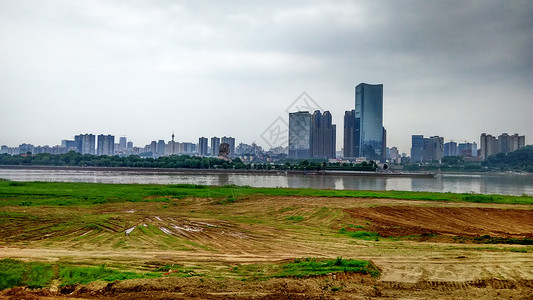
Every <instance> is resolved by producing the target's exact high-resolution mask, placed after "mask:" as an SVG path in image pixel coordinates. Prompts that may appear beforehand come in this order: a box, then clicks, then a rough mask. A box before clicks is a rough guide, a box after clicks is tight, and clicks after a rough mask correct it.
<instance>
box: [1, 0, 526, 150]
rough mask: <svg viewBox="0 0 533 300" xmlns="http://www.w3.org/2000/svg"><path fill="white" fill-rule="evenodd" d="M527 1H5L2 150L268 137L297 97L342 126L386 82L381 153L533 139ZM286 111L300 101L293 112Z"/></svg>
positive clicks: (339, 137) (339, 136) (246, 140)
mask: <svg viewBox="0 0 533 300" xmlns="http://www.w3.org/2000/svg"><path fill="white" fill-rule="evenodd" d="M531 16H533V6H532V5H531V3H530V1H483V2H480V1H432V2H428V1H397V2H389V1H353V2H346V1H331V2H319V1H294V2H290V3H286V2H284V1H269V2H267V3H258V2H245V1H227V2H223V3H221V2H215V1H194V2H173V1H150V2H144V1H131V2H119V1H77V2H71V1H6V0H0V126H1V128H2V130H1V131H0V145H4V144H5V145H8V146H18V145H19V144H22V143H32V144H34V145H46V144H47V145H50V146H52V145H56V144H60V142H61V140H63V139H72V138H73V137H74V135H77V134H83V133H92V134H95V135H98V134H112V135H115V137H116V142H118V137H120V136H127V137H128V140H132V141H133V142H134V144H135V146H141V147H142V146H144V145H146V144H148V143H150V141H152V140H159V139H164V140H165V141H168V140H170V139H171V135H172V133H173V132H174V134H175V135H176V138H175V139H176V141H180V142H193V143H197V142H198V138H199V137H202V136H204V137H207V138H210V137H212V136H217V137H221V136H232V137H234V138H235V139H236V143H237V144H238V143H240V142H244V143H248V144H251V143H252V142H256V143H257V144H259V145H261V146H263V147H265V148H267V149H268V145H267V143H266V142H265V141H264V139H263V137H262V134H263V133H264V132H265V130H267V129H268V128H269V126H271V125H272V124H273V123H275V122H276V121H277V120H278V118H280V117H281V119H282V120H285V121H286V120H288V113H287V110H288V109H289V108H291V106H293V104H294V101H295V100H296V99H297V98H298V97H299V96H300V95H301V94H302V93H303V92H306V93H307V94H308V95H309V96H310V97H312V99H313V100H314V101H315V102H316V104H317V105H318V106H319V107H320V108H321V109H322V110H329V111H330V112H331V114H332V116H333V122H334V123H335V124H336V125H337V150H340V149H341V148H342V147H343V145H342V141H343V139H342V136H343V126H344V124H343V117H344V111H347V110H352V109H354V104H355V86H356V85H357V84H359V83H362V82H365V83H369V84H383V94H384V97H383V106H384V115H383V120H384V126H385V128H386V129H387V146H388V147H393V146H396V147H398V149H399V150H400V152H405V153H409V148H410V146H411V145H410V143H411V135H413V134H423V135H425V136H431V135H439V136H442V137H444V139H445V141H449V140H454V141H456V142H463V141H470V142H476V143H479V136H480V134H481V133H489V134H492V135H496V136H498V135H500V134H501V133H504V132H506V133H509V134H514V133H518V134H520V135H525V136H526V143H529V144H531V137H532V136H533V126H532V124H533V122H532V121H531V114H532V112H533V101H532V100H533V97H532V96H533V84H532V83H533V80H532V79H533V51H531V50H532V49H533V38H531V29H532V28H533V18H531ZM293 107H294V106H293Z"/></svg>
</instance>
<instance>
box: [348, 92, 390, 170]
mask: <svg viewBox="0 0 533 300" xmlns="http://www.w3.org/2000/svg"><path fill="white" fill-rule="evenodd" d="M355 123H356V134H355V138H354V142H355V150H356V154H357V153H358V156H364V157H366V158H367V159H369V160H380V161H384V160H385V147H386V145H385V128H383V84H366V83H361V84H359V85H358V86H356V87H355ZM357 125H359V128H357Z"/></svg>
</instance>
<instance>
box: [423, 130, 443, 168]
mask: <svg viewBox="0 0 533 300" xmlns="http://www.w3.org/2000/svg"><path fill="white" fill-rule="evenodd" d="M443 156H444V138H443V137H440V136H431V137H429V139H424V151H423V155H422V160H423V161H426V162H432V161H440V160H441V159H442V157H443Z"/></svg>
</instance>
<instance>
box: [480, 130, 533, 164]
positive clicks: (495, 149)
mask: <svg viewBox="0 0 533 300" xmlns="http://www.w3.org/2000/svg"><path fill="white" fill-rule="evenodd" d="M479 141H480V143H479V147H480V156H481V159H483V160H485V159H487V158H488V157H489V156H491V155H494V154H498V153H501V152H503V153H508V152H513V151H516V150H518V149H520V148H522V147H524V146H525V145H526V137H525V136H524V135H518V134H517V133H515V134H513V135H509V134H507V133H502V134H500V136H498V138H496V137H495V136H492V135H490V134H486V133H482V134H481V137H480V138H479Z"/></svg>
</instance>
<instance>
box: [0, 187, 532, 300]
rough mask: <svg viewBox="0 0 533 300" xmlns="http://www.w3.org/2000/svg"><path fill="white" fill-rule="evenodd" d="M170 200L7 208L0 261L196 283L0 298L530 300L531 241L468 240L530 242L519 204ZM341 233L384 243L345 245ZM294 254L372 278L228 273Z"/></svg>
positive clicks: (12, 293) (527, 213) (98, 286)
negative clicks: (354, 268)
mask: <svg viewBox="0 0 533 300" xmlns="http://www.w3.org/2000/svg"><path fill="white" fill-rule="evenodd" d="M172 203H175V204H174V205H173V204H172ZM172 203H171V204H168V203H163V204H162V203H146V202H143V203H119V204H113V205H110V204H109V205H100V206H98V207H97V208H96V209H95V208H94V207H59V208H58V207H7V208H4V209H3V211H5V212H9V213H11V214H12V215H13V216H14V217H12V218H13V220H10V224H11V225H10V226H4V227H2V228H0V257H1V258H8V257H9V258H18V259H22V260H26V261H49V262H53V263H69V264H80V265H98V264H102V263H105V264H106V265H108V266H111V267H115V268H121V269H127V270H134V271H147V270H153V268H154V266H157V265H162V264H179V265H182V266H184V267H186V268H191V269H194V270H195V272H198V273H199V274H201V275H202V276H200V277H191V278H175V277H168V278H159V279H151V280H147V279H135V280H126V281H121V282H111V283H108V282H94V283H91V284H88V285H84V286H81V285H80V286H75V287H62V288H59V287H58V286H57V285H56V286H54V285H53V286H52V287H51V288H50V289H45V290H40V291H27V290H25V289H22V288H15V289H11V290H4V291H2V292H0V299H64V298H69V299H96V298H98V299H249V298H253V299H368V298H376V299H380V298H404V299H434V298H442V299H458V298H459V299H490V298H503V299H506V298H527V297H530V298H531V297H533V247H532V246H527V245H515V244H502V243H498V244H479V243H474V240H473V238H475V237H481V236H485V235H490V236H491V237H496V238H507V239H509V238H512V239H524V238H529V239H531V238H533V210H532V207H531V206H528V205H504V204H498V205H493V204H477V203H448V202H430V201H408V200H391V199H388V200H385V199H356V198H313V197H278V196H277V197H267V196H257V197H251V198H248V199H243V200H240V201H238V202H236V203H232V204H229V205H217V204H214V203H213V201H212V200H209V199H181V200H175V201H174V202H172ZM23 214H28V215H29V216H31V217H25V215H23ZM296 217H298V218H296ZM87 220H89V221H87ZM88 224H89V225H88ZM340 228H347V229H348V230H349V231H357V230H364V231H369V232H377V233H379V234H380V235H381V236H382V238H379V239H377V240H374V239H355V238H351V237H349V236H347V235H345V234H341V233H339V229H340ZM126 233H127V234H126ZM457 238H459V239H457ZM462 238H465V239H462ZM301 257H322V258H335V257H344V258H356V259H365V260H370V261H372V262H373V263H374V264H375V265H376V266H377V267H379V268H380V269H381V271H382V274H381V276H380V277H379V278H372V277H370V276H367V275H357V274H331V275H328V276H323V277H317V278H307V279H290V278H284V279H268V280H250V279H244V278H242V277H239V276H238V275H236V274H234V273H232V272H231V268H232V267H234V266H246V265H251V264H256V265H268V264H275V263H280V262H281V261H283V260H287V259H294V258H301ZM243 279H244V281H243Z"/></svg>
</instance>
